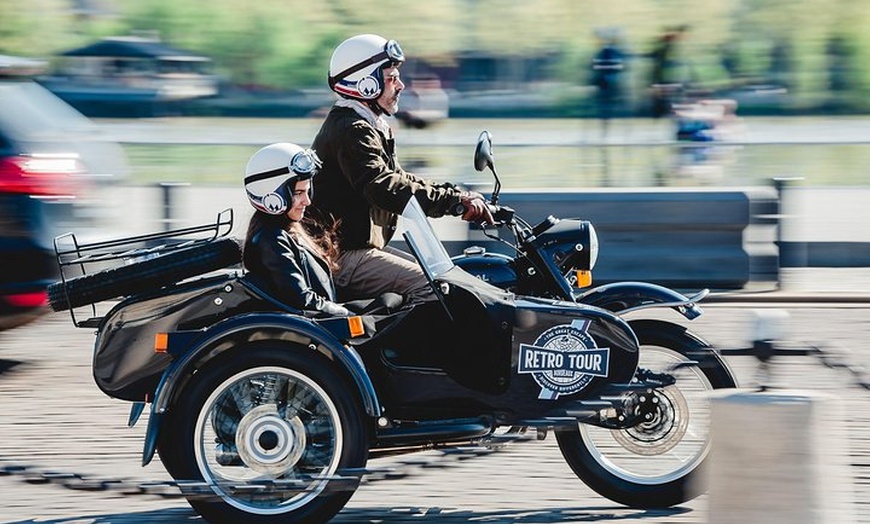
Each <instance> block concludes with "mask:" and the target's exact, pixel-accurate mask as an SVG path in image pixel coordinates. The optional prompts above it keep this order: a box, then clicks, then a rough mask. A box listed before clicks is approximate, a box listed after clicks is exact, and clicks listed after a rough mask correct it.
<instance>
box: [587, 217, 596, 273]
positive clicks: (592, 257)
mask: <svg viewBox="0 0 870 524" xmlns="http://www.w3.org/2000/svg"><path fill="white" fill-rule="evenodd" d="M587 224H588V230H589V269H593V268H594V267H595V263H596V262H598V233H597V232H596V231H595V226H593V225H592V222H587Z"/></svg>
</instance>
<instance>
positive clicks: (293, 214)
mask: <svg viewBox="0 0 870 524" xmlns="http://www.w3.org/2000/svg"><path fill="white" fill-rule="evenodd" d="M310 190H311V179H310V178H309V179H308V180H300V181H298V182H296V185H295V186H294V187H293V193H292V194H291V197H292V198H293V201H292V202H291V204H290V209H288V210H287V217H288V218H289V219H290V220H293V221H294V222H299V221H300V220H302V217H303V216H305V208H306V207H308V206H309V205H311V198H309V197H308V193H309V191H310Z"/></svg>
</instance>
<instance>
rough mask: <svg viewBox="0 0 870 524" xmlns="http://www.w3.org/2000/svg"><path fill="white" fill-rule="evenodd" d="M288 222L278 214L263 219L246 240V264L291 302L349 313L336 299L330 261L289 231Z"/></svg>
mask: <svg viewBox="0 0 870 524" xmlns="http://www.w3.org/2000/svg"><path fill="white" fill-rule="evenodd" d="M256 219H257V218H255V220H256ZM285 225H286V222H283V223H282V221H281V220H280V219H278V218H273V217H269V218H265V219H261V224H260V228H259V230H258V231H256V232H255V233H254V234H253V235H252V236H250V237H249V238H248V241H247V242H246V243H245V248H244V263H245V268H247V270H248V271H249V272H250V273H251V274H252V275H253V276H254V278H255V280H256V281H257V282H259V283H261V284H262V285H264V286H265V288H266V291H268V292H269V293H270V294H272V295H273V296H274V297H275V298H277V299H278V300H281V301H282V302H284V303H286V304H288V305H290V306H293V307H296V308H299V309H305V310H311V311H319V312H321V313H324V314H327V315H347V314H348V311H347V309H345V308H344V306H341V305H340V304H336V303H335V286H334V284H333V282H332V275H331V274H330V272H329V266H328V265H327V264H326V261H324V260H323V259H322V258H320V257H319V256H318V255H317V254H316V252H315V251H314V250H312V249H310V248H308V247H307V246H306V245H305V244H304V243H303V242H300V241H299V240H297V239H296V238H294V236H293V235H291V234H290V233H289V232H287V230H286V228H285Z"/></svg>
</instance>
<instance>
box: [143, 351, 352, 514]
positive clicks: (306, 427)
mask: <svg viewBox="0 0 870 524" xmlns="http://www.w3.org/2000/svg"><path fill="white" fill-rule="evenodd" d="M270 384H271V385H272V387H271V389H270V386H269V385H270ZM353 387H354V386H353V385H352V384H348V383H347V381H345V380H343V379H342V378H341V377H340V376H339V375H338V374H337V373H336V372H335V371H334V370H333V368H332V367H330V365H329V364H328V363H327V362H326V361H325V359H322V358H319V357H317V356H316V355H315V354H312V353H311V352H310V351H307V350H305V349H304V348H303V349H299V348H291V347H287V346H280V345H275V344H271V343H258V344H253V345H250V346H247V347H245V348H242V349H241V350H239V351H233V352H232V353H230V354H227V355H224V356H220V357H217V358H216V359H215V360H213V361H211V362H209V363H208V364H207V365H206V366H204V367H203V368H202V369H201V370H199V371H198V372H197V373H195V374H194V375H193V376H192V377H191V378H190V381H189V382H188V383H187V384H186V385H185V387H184V388H183V391H182V392H181V393H180V394H179V395H178V397H177V401H176V402H175V403H174V404H173V405H172V406H171V407H170V410H169V412H168V413H167V418H166V420H165V421H164V422H163V424H162V425H161V427H162V430H161V434H160V436H159V440H158V447H157V449H158V452H159V454H160V458H161V460H162V461H163V464H164V466H165V467H166V469H167V471H168V472H169V473H170V475H172V477H173V478H175V479H176V480H179V481H181V480H193V481H206V482H209V483H215V484H217V485H218V487H217V488H211V489H212V490H213V491H212V492H211V493H209V494H208V495H207V496H203V495H202V493H199V494H196V495H195V496H191V497H188V501H189V503H190V505H191V506H193V508H194V509H195V510H196V511H197V512H198V513H199V514H200V515H202V516H203V517H204V518H205V519H206V520H208V521H209V522H211V523H212V524H236V523H240V522H252V523H256V524H278V523H286V522H311V523H314V522H326V521H328V520H329V519H330V518H332V517H333V516H334V515H335V514H336V513H338V512H339V511H340V510H341V508H343V507H344V505H345V504H346V503H347V501H348V500H349V499H350V497H351V496H352V495H353V492H354V490H355V489H356V487H357V484H358V483H357V482H354V481H350V482H349V481H347V480H342V481H341V482H340V483H337V482H336V481H335V480H331V479H326V480H324V478H323V477H330V476H333V475H338V474H340V473H341V472H342V471H344V470H346V469H356V468H362V467H364V466H365V464H366V460H367V457H368V438H367V436H366V435H367V433H366V431H365V426H364V418H363V415H362V412H361V409H360V402H359V401H358V400H357V398H358V397H357V395H355V392H354V391H353V390H352V389H351V388H353ZM270 391H271V393H270ZM264 439H266V440H264ZM269 442H271V443H269ZM306 475H310V476H311V477H310V478H306ZM263 478H268V479H273V480H277V481H282V480H295V481H299V482H304V483H305V484H304V486H301V489H299V490H297V491H292V492H283V493H281V492H278V493H268V494H263V493H259V494H254V493H252V492H251V491H249V490H244V489H241V490H234V489H233V488H232V485H239V484H241V483H244V482H245V481H256V480H259V479H263ZM221 486H225V487H221Z"/></svg>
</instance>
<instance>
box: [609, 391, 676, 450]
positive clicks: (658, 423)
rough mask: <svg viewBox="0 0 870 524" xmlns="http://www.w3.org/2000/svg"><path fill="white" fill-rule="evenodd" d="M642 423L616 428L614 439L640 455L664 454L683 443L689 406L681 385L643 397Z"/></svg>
mask: <svg viewBox="0 0 870 524" xmlns="http://www.w3.org/2000/svg"><path fill="white" fill-rule="evenodd" d="M641 408H642V409H641V417H642V422H641V423H639V424H638V425H636V426H634V427H631V428H627V429H621V430H613V431H612V434H613V438H614V439H615V440H616V441H617V442H619V444H620V445H621V446H622V447H624V448H625V449H627V450H629V451H631V452H632V453H635V454H638V455H661V454H663V453H666V452H668V451H670V450H671V449H673V447H674V446H676V445H677V444H679V443H680V441H681V440H682V439H683V437H684V436H685V434H686V430H687V428H688V427H689V406H688V404H687V403H686V399H685V397H684V396H683V394H682V393H681V392H680V390H679V388H676V387H666V388H660V389H656V390H654V391H653V392H652V393H651V395H650V396H649V397H647V398H642V399H641Z"/></svg>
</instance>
